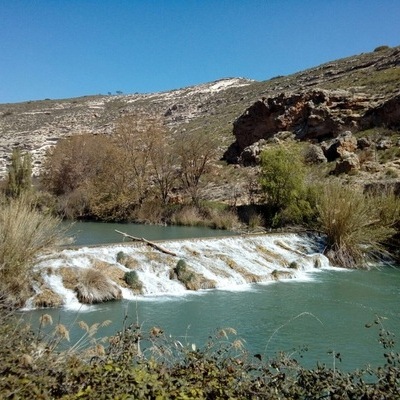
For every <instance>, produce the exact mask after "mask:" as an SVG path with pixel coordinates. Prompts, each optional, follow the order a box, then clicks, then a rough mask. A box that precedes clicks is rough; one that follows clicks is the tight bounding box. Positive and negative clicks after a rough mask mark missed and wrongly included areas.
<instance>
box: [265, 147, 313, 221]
mask: <svg viewBox="0 0 400 400" xmlns="http://www.w3.org/2000/svg"><path fill="white" fill-rule="evenodd" d="M305 179H306V169H305V166H304V163H303V162H302V159H301V156H300V153H299V151H297V150H296V149H294V148H292V147H282V146H275V147H271V148H267V149H265V150H264V151H263V152H262V153H261V175H260V183H261V187H262V190H263V192H264V194H265V197H266V203H267V206H268V209H269V213H270V216H271V220H272V223H273V224H275V225H276V224H281V223H284V222H287V223H289V222H291V223H299V222H303V221H304V220H307V219H309V218H311V216H312V206H311V203H312V191H311V190H310V188H309V187H307V185H306V184H305Z"/></svg>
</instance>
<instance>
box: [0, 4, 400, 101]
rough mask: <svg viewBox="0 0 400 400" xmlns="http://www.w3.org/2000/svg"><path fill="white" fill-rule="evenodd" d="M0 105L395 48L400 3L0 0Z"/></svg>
mask: <svg viewBox="0 0 400 400" xmlns="http://www.w3.org/2000/svg"><path fill="white" fill-rule="evenodd" d="M0 21H1V22H0V103H8V102H19V101H26V100H37V99H44V98H52V99H55V98H68V97H78V96H83V95H89V94H99V93H102V94H107V93H108V92H112V93H115V92H116V91H117V90H118V91H122V92H123V93H134V92H140V93H147V92H158V91H165V90H170V89H178V88H182V87H186V86H190V85H194V84H199V83H204V82H210V81H213V80H216V79H220V78H226V77H246V78H251V79H256V80H265V79H269V78H272V77H274V76H277V75H287V74H290V73H294V72H297V71H300V70H303V69H306V68H309V67H313V66H316V65H319V64H321V63H324V62H328V61H331V60H335V59H338V58H342V57H347V56H350V55H355V54H360V53H363V52H369V51H372V50H373V49H374V48H375V47H377V46H379V45H389V46H398V45H400V23H399V21H400V1H399V0H376V1H371V0H257V1H256V0H243V1H237V0H227V1H225V0H203V1H200V0H199V1H192V0H164V1H161V0H142V1H139V0H131V1H128V0H127V1H122V0H120V1H119V0H0Z"/></svg>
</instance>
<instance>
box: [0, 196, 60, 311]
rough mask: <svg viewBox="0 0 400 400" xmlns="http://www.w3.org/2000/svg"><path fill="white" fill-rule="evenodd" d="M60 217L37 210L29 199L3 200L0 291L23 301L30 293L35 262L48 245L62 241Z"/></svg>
mask: <svg viewBox="0 0 400 400" xmlns="http://www.w3.org/2000/svg"><path fill="white" fill-rule="evenodd" d="M64 232H65V230H64V229H62V228H61V227H60V220H58V219H55V218H54V217H52V216H50V215H45V214H42V213H40V212H38V211H37V210H35V208H34V206H33V205H32V203H31V202H30V200H29V199H28V198H27V197H25V196H22V197H20V198H17V199H10V200H7V199H4V198H3V199H1V200H0V293H1V295H2V297H5V298H7V299H8V300H9V301H10V302H11V303H13V304H16V305H22V304H23V302H24V300H25V299H26V297H27V296H28V294H29V290H30V288H29V278H30V276H31V274H32V262H33V260H34V259H35V257H36V256H37V255H38V254H39V253H40V252H42V251H44V250H45V249H47V248H48V247H51V246H54V245H57V244H60V243H61V242H62V238H63V233H64Z"/></svg>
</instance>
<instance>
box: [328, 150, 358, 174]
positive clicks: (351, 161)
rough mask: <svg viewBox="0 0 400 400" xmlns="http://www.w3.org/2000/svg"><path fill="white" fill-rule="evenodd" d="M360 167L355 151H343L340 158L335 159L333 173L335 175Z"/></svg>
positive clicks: (347, 172) (356, 169) (350, 171)
mask: <svg viewBox="0 0 400 400" xmlns="http://www.w3.org/2000/svg"><path fill="white" fill-rule="evenodd" d="M359 169H360V160H359V158H358V156H357V154H355V153H350V152H347V151H345V152H343V154H342V156H341V158H340V159H339V160H338V161H336V167H335V170H334V171H333V173H334V174H335V175H340V174H349V173H352V172H354V171H358V170H359Z"/></svg>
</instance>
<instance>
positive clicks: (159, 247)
mask: <svg viewBox="0 0 400 400" xmlns="http://www.w3.org/2000/svg"><path fill="white" fill-rule="evenodd" d="M115 232H117V233H119V234H121V235H123V236H124V237H127V238H129V239H132V240H136V241H138V242H143V243H146V244H147V245H149V246H151V247H153V248H155V249H156V250H158V251H161V253H165V254H169V255H170V256H174V257H177V254H176V253H173V252H172V251H169V250H167V249H164V248H163V247H161V246H159V245H158V244H155V243H153V242H150V241H149V240H146V239H144V238H138V237H135V236H131V235H128V234H127V233H124V232H121V231H117V230H116V229H115Z"/></svg>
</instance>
